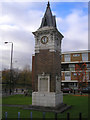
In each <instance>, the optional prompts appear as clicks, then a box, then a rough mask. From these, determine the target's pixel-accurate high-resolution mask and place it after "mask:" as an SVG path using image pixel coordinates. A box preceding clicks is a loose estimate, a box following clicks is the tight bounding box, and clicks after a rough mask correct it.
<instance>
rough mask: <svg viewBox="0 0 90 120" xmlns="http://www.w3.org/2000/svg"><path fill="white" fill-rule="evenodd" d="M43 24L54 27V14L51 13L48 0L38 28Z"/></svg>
mask: <svg viewBox="0 0 90 120" xmlns="http://www.w3.org/2000/svg"><path fill="white" fill-rule="evenodd" d="M44 26H52V27H56V18H55V16H53V15H52V11H51V8H50V3H49V1H48V4H47V8H46V12H45V14H44V17H43V18H42V22H41V26H40V28H42V27H44Z"/></svg>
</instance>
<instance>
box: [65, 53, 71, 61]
mask: <svg viewBox="0 0 90 120" xmlns="http://www.w3.org/2000/svg"><path fill="white" fill-rule="evenodd" d="M64 56H65V62H70V55H69V54H66V55H64Z"/></svg>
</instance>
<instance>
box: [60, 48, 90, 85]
mask: <svg viewBox="0 0 90 120" xmlns="http://www.w3.org/2000/svg"><path fill="white" fill-rule="evenodd" d="M61 61H62V62H61V70H62V87H78V83H79V82H80V80H79V78H80V77H79V78H78V75H84V76H83V81H84V82H88V85H89V84H90V50H82V51H69V52H63V53H62V60H61ZM81 77H82V76H81ZM85 80H86V81H85Z"/></svg>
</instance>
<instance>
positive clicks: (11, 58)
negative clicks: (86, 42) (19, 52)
mask: <svg viewBox="0 0 90 120" xmlns="http://www.w3.org/2000/svg"><path fill="white" fill-rule="evenodd" d="M4 43H5V44H8V43H11V63H10V91H9V92H10V94H11V82H12V81H13V80H12V77H13V76H12V58H13V42H4Z"/></svg>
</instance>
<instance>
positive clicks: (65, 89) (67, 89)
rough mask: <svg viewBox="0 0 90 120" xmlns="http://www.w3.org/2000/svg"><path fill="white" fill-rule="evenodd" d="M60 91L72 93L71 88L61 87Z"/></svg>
mask: <svg viewBox="0 0 90 120" xmlns="http://www.w3.org/2000/svg"><path fill="white" fill-rule="evenodd" d="M62 92H63V93H72V92H73V90H72V89H71V88H63V89H62Z"/></svg>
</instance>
